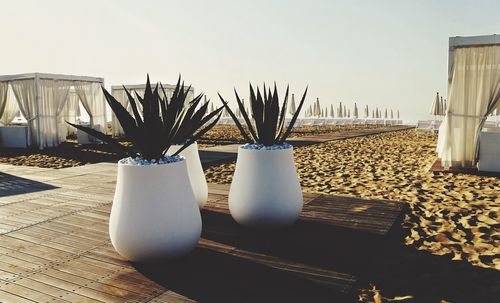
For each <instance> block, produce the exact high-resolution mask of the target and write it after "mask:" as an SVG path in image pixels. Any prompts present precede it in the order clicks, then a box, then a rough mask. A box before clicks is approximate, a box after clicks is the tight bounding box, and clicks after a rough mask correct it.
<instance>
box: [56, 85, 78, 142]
mask: <svg viewBox="0 0 500 303" xmlns="http://www.w3.org/2000/svg"><path fill="white" fill-rule="evenodd" d="M78 116H80V99H79V98H78V95H77V94H76V93H75V92H74V91H70V93H69V95H68V101H66V105H65V106H64V109H63V113H62V115H61V123H62V125H64V126H65V127H66V128H65V129H64V128H63V127H61V128H60V129H61V130H63V132H65V134H62V135H64V136H65V137H67V136H68V135H72V134H76V128H74V127H72V126H70V125H68V124H67V123H66V122H65V121H68V122H70V123H73V124H75V123H76V117H78Z"/></svg>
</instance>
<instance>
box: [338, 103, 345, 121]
mask: <svg viewBox="0 0 500 303" xmlns="http://www.w3.org/2000/svg"><path fill="white" fill-rule="evenodd" d="M337 117H339V118H342V117H344V116H343V115H342V101H340V104H339V108H338V109H337Z"/></svg>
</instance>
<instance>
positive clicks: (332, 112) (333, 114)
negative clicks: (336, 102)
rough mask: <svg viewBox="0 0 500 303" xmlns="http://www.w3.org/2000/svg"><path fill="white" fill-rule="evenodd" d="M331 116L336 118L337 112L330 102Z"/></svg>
mask: <svg viewBox="0 0 500 303" xmlns="http://www.w3.org/2000/svg"><path fill="white" fill-rule="evenodd" d="M330 118H335V113H334V110H333V104H330Z"/></svg>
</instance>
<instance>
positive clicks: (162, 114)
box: [68, 76, 223, 160]
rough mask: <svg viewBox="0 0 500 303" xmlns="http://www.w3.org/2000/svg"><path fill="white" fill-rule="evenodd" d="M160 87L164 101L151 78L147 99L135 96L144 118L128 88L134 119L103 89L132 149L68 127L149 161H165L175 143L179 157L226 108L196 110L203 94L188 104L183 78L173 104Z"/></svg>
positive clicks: (92, 132) (147, 85)
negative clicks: (208, 110)
mask: <svg viewBox="0 0 500 303" xmlns="http://www.w3.org/2000/svg"><path fill="white" fill-rule="evenodd" d="M160 88H161V89H162V91H163V96H165V97H164V98H161V97H160V94H159V91H158V90H159V86H158V85H156V87H155V88H154V89H153V88H152V87H151V83H150V81H149V76H148V78H147V82H146V89H145V92H144V96H143V97H141V96H138V95H137V96H136V97H137V100H138V101H139V103H140V105H141V107H142V115H141V114H140V113H139V108H138V106H137V103H136V99H135V98H134V97H133V96H132V95H131V94H130V93H129V91H128V90H126V89H125V91H126V93H127V96H128V99H129V102H130V105H131V108H132V113H133V115H134V116H133V117H132V115H131V114H130V113H129V112H128V111H127V110H126V109H125V108H124V107H123V106H122V105H121V104H120V102H118V101H117V100H116V99H115V98H114V97H113V96H112V95H111V94H110V93H109V92H108V91H107V90H106V89H105V88H104V87H103V88H102V89H103V93H104V96H105V98H106V101H107V102H108V104H109V106H110V107H111V109H112V110H113V112H114V113H115V115H116V117H117V119H118V121H119V122H120V124H121V126H122V128H123V131H124V132H125V136H126V138H127V139H128V140H130V141H131V142H132V145H133V148H129V147H125V146H123V145H122V144H120V143H119V142H118V141H117V140H116V139H114V138H112V137H110V136H107V135H105V134H103V133H101V132H98V131H96V130H93V129H91V128H88V127H84V126H81V125H75V124H71V123H68V124H70V125H72V126H74V127H76V128H78V129H80V130H82V131H84V132H86V133H88V134H89V135H92V136H94V137H96V138H98V139H100V140H102V141H104V142H106V143H109V144H112V145H113V146H114V147H116V148H118V149H120V150H121V151H123V152H125V153H127V154H129V155H134V156H135V155H139V156H141V157H143V158H144V159H146V160H152V159H160V158H162V157H163V156H165V154H166V153H167V151H168V149H169V148H170V146H172V145H173V144H179V145H183V146H182V148H181V149H179V150H178V151H177V152H176V153H175V155H177V154H179V153H180V152H181V151H182V150H184V149H185V148H186V147H188V146H189V145H190V144H192V143H194V142H195V141H196V140H197V139H199V138H200V137H201V136H203V134H205V133H206V132H207V131H208V130H210V129H211V128H212V127H213V126H214V125H215V124H216V123H217V121H218V120H219V118H220V116H221V111H222V109H223V107H220V108H218V109H216V110H215V111H213V112H211V113H209V114H207V108H208V103H206V104H204V105H202V106H201V107H200V108H198V109H197V107H198V104H199V103H200V100H201V99H202V98H203V94H200V95H198V96H196V97H195V98H194V99H193V100H192V101H190V102H188V101H187V95H188V92H189V90H190V87H188V88H187V89H186V88H185V87H184V83H182V84H181V78H180V76H179V80H178V81H177V85H176V87H175V90H174V92H173V95H172V97H171V98H170V101H169V100H167V98H166V94H165V90H164V89H163V86H161V85H160ZM209 122H210V123H209Z"/></svg>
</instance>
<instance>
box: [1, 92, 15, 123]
mask: <svg viewBox="0 0 500 303" xmlns="http://www.w3.org/2000/svg"><path fill="white" fill-rule="evenodd" d="M18 115H19V105H18V104H17V100H16V96H14V92H13V91H12V88H10V87H9V89H8V91H7V102H6V103H5V108H4V111H3V115H2V118H0V124H3V125H9V124H10V123H11V122H12V121H13V120H14V119H15V118H16V116H18Z"/></svg>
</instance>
